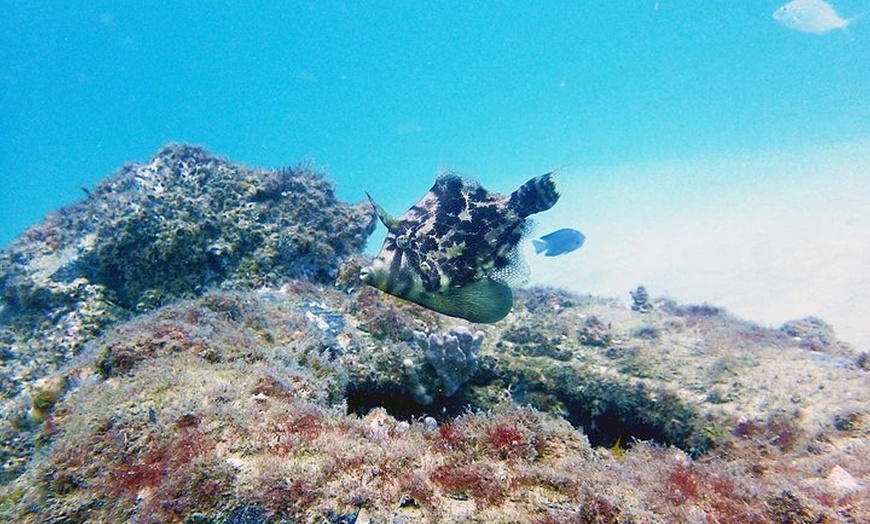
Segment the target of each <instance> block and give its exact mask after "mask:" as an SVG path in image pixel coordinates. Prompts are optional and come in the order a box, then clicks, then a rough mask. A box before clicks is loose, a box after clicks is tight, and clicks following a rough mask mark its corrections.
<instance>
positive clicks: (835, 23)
mask: <svg viewBox="0 0 870 524" xmlns="http://www.w3.org/2000/svg"><path fill="white" fill-rule="evenodd" d="M858 18H859V17H857V16H856V17H853V18H848V19H846V18H843V17H841V16H840V15H839V14H837V11H836V10H835V9H834V8H833V7H832V6H831V4H829V3H827V2H824V1H823V0H794V1H792V2H789V3H787V4H785V5H783V6H782V7H780V8H779V9H777V10H776V11H774V12H773V19H774V20H776V21H777V22H779V23H780V24H782V25H783V26H785V27H787V28H789V29H794V30H795V31H803V32H804V33H812V34H815V35H822V34H825V33H827V32H828V31H832V30H834V29H845V28H846V27H848V26H849V24H851V23H852V22H854V21H855V20H856V19H858Z"/></svg>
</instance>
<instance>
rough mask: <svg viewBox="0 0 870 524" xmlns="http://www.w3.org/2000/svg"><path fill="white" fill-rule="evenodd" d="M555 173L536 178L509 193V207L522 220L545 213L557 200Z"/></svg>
mask: <svg viewBox="0 0 870 524" xmlns="http://www.w3.org/2000/svg"><path fill="white" fill-rule="evenodd" d="M554 174H555V171H550V172H549V173H545V174H543V175H541V176H537V177H535V178H533V179H531V180H529V181H528V182H526V183H525V184H523V185H521V186H520V188H519V189H517V190H516V191H514V192H513V193H511V196H510V203H509V205H510V206H511V207H513V209H515V210H516V212H517V213H518V214H519V215H520V216H521V217H523V218H525V217H527V216H529V215H534V214H535V213H540V212H541V211H546V210H548V209H550V208H551V207H553V206H554V205H555V204H556V202H557V201H558V200H559V190H558V189H556V178H555V177H554V176H553V175H554Z"/></svg>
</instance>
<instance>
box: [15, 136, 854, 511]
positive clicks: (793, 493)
mask: <svg viewBox="0 0 870 524" xmlns="http://www.w3.org/2000/svg"><path fill="white" fill-rule="evenodd" d="M149 195H150V196H149ZM155 198H156V199H157V201H156V202H155V201H154V199H155ZM143 206H144V211H143ZM224 220H225V221H224ZM371 228H372V216H371V214H370V212H369V211H368V210H367V209H366V208H365V207H361V206H352V205H347V204H344V203H341V202H338V201H336V200H335V199H334V197H333V196H332V191H331V188H330V186H329V183H328V181H326V180H325V179H324V178H323V177H322V176H321V175H319V174H318V173H316V171H315V170H314V169H313V168H311V167H305V166H303V167H300V168H293V169H290V170H285V171H278V172H267V171H259V170H249V169H247V168H244V167H241V166H238V165H235V164H231V163H229V162H227V161H226V160H221V159H217V158H215V157H213V156H212V155H210V154H209V153H207V152H206V151H205V150H203V149H201V148H195V147H191V146H169V147H167V148H165V149H163V150H161V151H160V152H159V153H158V155H157V156H156V157H155V158H154V159H153V160H152V161H151V162H149V163H148V164H145V165H141V166H128V167H125V168H123V169H122V170H121V171H119V173H117V174H116V175H113V176H112V177H110V178H109V179H108V180H107V181H106V182H104V183H103V184H101V185H100V186H99V188H97V189H95V190H94V191H92V192H91V194H90V196H89V197H88V199H87V200H85V201H83V202H82V203H79V204H76V205H74V206H72V207H71V208H69V209H67V210H64V211H63V212H58V213H55V214H54V215H52V216H50V217H49V218H47V219H46V221H44V222H43V223H41V224H38V225H36V226H34V227H33V228H31V229H29V230H28V231H27V232H25V233H24V234H23V235H22V237H20V238H19V239H18V240H16V241H15V242H13V243H12V244H11V245H10V246H9V247H7V248H6V250H5V251H4V252H3V253H2V255H0V286H2V288H0V290H2V294H0V302H2V306H0V307H2V313H0V330H2V331H0V333H2V335H3V337H4V338H3V339H2V340H0V343H2V345H0V351H2V359H0V364H2V366H3V367H2V372H3V381H4V388H3V397H2V410H3V411H2V415H3V418H2V420H0V435H2V439H0V441H2V443H3V444H2V449H0V457H2V461H3V470H2V472H3V475H2V478H0V481H2V486H0V518H3V519H7V520H10V521H14V522H24V523H27V522H68V523H74V522H137V523H146V522H147V523H150V522H189V523H213V524H240V523H283V522H342V523H345V522H356V523H360V524H362V523H368V522H372V523H375V522H384V523H386V522H404V523H416V522H538V523H549V522H578V523H579V522H601V523H604V522H607V523H610V522H612V523H618V522H759V523H768V522H769V523H776V522H806V523H809V522H843V523H846V522H862V521H866V519H867V517H868V515H870V513H868V512H870V503H868V500H870V445H868V443H867V442H868V436H870V402H868V401H870V396H868V391H870V387H868V386H870V374H868V371H867V368H866V365H865V363H866V354H865V356H863V357H862V354H861V353H859V352H857V351H855V350H854V349H853V348H851V347H849V346H848V345H847V344H844V343H843V342H841V341H838V340H837V339H836V337H835V336H834V334H833V332H832V330H831V329H830V326H827V325H826V324H824V322H823V321H821V320H819V319H813V318H808V319H800V320H796V321H794V322H790V323H787V324H786V325H784V326H783V327H782V328H781V329H773V328H768V327H763V326H759V325H756V324H753V323H751V322H747V321H744V320H741V319H737V318H734V317H732V316H730V315H729V314H727V312H724V311H722V310H721V309H719V308H716V307H714V306H710V305H681V304H677V303H674V302H672V301H669V300H664V299H652V298H650V296H649V295H647V296H646V297H645V298H644V304H645V306H644V308H643V310H642V311H640V310H637V308H635V309H632V308H631V307H630V305H629V304H626V303H625V302H623V301H621V300H616V299H607V298H600V297H592V296H578V295H573V294H568V293H565V292H562V291H559V290H554V289H544V288H532V289H525V290H518V291H517V292H516V299H515V304H514V309H513V311H512V312H511V314H509V315H508V317H507V318H505V319H504V320H503V321H501V322H498V323H496V324H492V325H475V324H470V323H467V322H464V321H457V320H456V319H453V318H446V317H443V316H440V315H438V314H436V313H433V312H431V311H428V310H424V309H421V308H419V307H418V306H415V305H413V304H409V303H406V302H403V301H401V300H398V299H395V298H393V297H390V296H387V295H384V294H382V293H379V292H378V291H376V290H374V289H372V288H366V287H363V288H360V287H359V286H358V285H357V274H358V269H359V267H360V265H361V263H363V260H364V257H363V256H362V254H361V248H362V246H363V244H364V241H365V238H366V236H367V235H368V233H369V232H370V231H371ZM176 235H177V236H176ZM409 363H410V364H409Z"/></svg>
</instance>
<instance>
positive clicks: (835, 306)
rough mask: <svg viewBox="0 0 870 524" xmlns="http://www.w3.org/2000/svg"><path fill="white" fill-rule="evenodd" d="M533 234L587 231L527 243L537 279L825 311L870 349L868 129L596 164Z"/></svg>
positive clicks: (564, 184) (568, 176) (777, 315)
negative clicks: (828, 142)
mask: <svg viewBox="0 0 870 524" xmlns="http://www.w3.org/2000/svg"><path fill="white" fill-rule="evenodd" d="M558 177H559V188H560V190H561V192H562V198H561V200H560V202H559V203H558V204H557V205H556V207H554V208H553V209H552V210H550V211H548V212H546V213H542V214H541V215H537V216H536V217H535V219H536V223H537V225H536V227H535V230H534V235H535V236H539V235H542V234H546V233H548V232H550V231H553V230H555V229H558V228H561V227H573V228H576V229H579V230H580V231H582V232H583V233H584V234H585V235H586V244H585V245H584V246H583V247H582V248H581V249H580V250H578V251H575V252H574V253H571V254H568V255H564V256H559V257H542V256H535V255H534V254H533V251H532V249H531V246H530V245H526V246H525V256H526V260H527V262H528V263H529V266H530V268H531V274H532V276H531V280H530V284H547V285H555V286H559V287H564V288H567V289H569V290H572V291H576V292H579V293H589V294H594V295H600V296H611V297H619V298H622V299H624V300H625V301H626V303H628V302H630V297H629V291H630V290H632V289H634V288H635V287H636V286H638V285H641V284H642V285H644V286H646V288H647V290H648V291H649V293H650V295H651V296H652V297H659V296H666V297H669V298H672V299H674V300H677V301H678V302H681V303H705V302H706V303H709V304H711V305H716V306H721V307H724V308H726V309H727V310H728V311H729V312H731V313H733V314H735V315H737V316H739V317H742V318H745V319H747V320H751V321H754V322H758V323H761V324H765V325H770V326H779V325H780V324H782V323H783V322H785V321H786V320H791V319H795V318H800V317H804V316H809V315H814V316H817V317H820V318H822V319H824V320H825V321H827V322H829V323H830V324H832V325H833V326H834V330H835V332H836V334H837V336H838V337H839V338H841V339H843V340H846V341H847V342H849V343H851V344H853V345H855V346H856V348H857V349H859V350H863V351H870V139H867V140H863V141H856V142H851V143H846V144H840V145H836V146H830V147H825V148H819V149H814V150H804V151H777V152H771V153H764V154H761V153H756V154H748V155H742V156H737V155H735V156H729V157H717V158H699V159H692V160H681V161H675V162H668V163H664V162H662V163H652V164H636V165H620V166H614V167H596V168H591V169H588V168H584V167H582V166H579V165H576V164H575V165H573V166H571V167H569V168H566V169H565V170H563V171H562V172H561V173H560V174H559V175H558Z"/></svg>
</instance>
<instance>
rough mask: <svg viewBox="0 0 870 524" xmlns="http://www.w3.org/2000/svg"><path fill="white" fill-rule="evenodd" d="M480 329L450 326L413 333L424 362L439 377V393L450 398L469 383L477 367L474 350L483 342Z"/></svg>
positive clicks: (477, 349) (478, 348) (475, 351)
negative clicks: (437, 330)
mask: <svg viewBox="0 0 870 524" xmlns="http://www.w3.org/2000/svg"><path fill="white" fill-rule="evenodd" d="M483 337H484V334H483V332H482V331H476V332H472V331H471V330H470V329H468V328H467V327H465V326H453V327H451V328H450V329H448V330H447V331H446V332H444V333H440V334H439V333H430V334H428V335H427V334H426V333H423V332H420V331H415V332H414V340H415V341H416V342H417V345H418V346H419V347H420V349H422V350H423V354H424V355H425V356H426V361H427V362H428V363H429V365H430V366H432V368H434V369H435V373H437V374H438V378H440V379H441V394H442V395H444V396H445V397H449V396H451V395H453V394H454V393H456V391H457V390H458V389H459V388H460V386H462V385H463V384H465V383H466V382H468V381H469V380H470V379H471V377H472V376H473V375H474V373H475V372H476V371H477V368H478V360H477V352H478V351H479V350H480V345H481V344H482V343H483Z"/></svg>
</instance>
